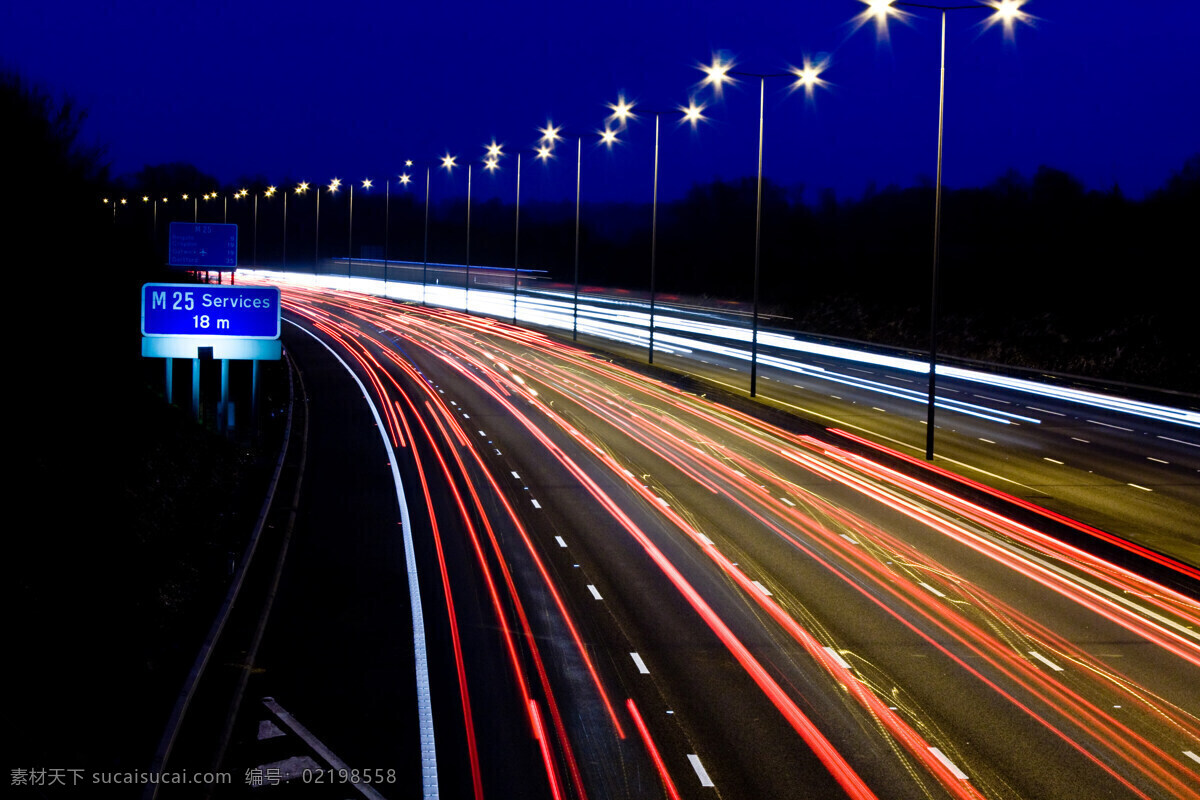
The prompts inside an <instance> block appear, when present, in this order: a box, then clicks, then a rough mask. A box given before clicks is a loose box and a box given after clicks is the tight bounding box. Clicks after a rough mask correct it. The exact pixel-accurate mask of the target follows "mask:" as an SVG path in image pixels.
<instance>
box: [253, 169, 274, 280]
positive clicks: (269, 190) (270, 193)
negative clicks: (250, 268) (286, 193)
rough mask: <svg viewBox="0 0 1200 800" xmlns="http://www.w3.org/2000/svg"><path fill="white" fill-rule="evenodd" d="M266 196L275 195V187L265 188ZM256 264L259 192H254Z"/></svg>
mask: <svg viewBox="0 0 1200 800" xmlns="http://www.w3.org/2000/svg"><path fill="white" fill-rule="evenodd" d="M263 196H264V197H274V196H275V187H274V186H268V187H267V188H266V189H264V190H263ZM253 257H254V266H255V267H257V266H258V192H255V193H254V253H253Z"/></svg>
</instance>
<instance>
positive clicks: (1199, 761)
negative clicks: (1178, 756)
mask: <svg viewBox="0 0 1200 800" xmlns="http://www.w3.org/2000/svg"><path fill="white" fill-rule="evenodd" d="M1183 754H1184V755H1185V756H1187V757H1188V758H1190V759H1191V760H1192V761H1195V762H1196V763H1197V764H1200V756H1198V755H1196V754H1195V753H1193V752H1192V751H1191V750H1184V751H1183Z"/></svg>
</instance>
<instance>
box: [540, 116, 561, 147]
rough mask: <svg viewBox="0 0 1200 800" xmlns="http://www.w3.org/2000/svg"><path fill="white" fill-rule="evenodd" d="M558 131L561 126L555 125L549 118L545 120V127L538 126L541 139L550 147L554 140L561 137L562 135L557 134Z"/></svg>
mask: <svg viewBox="0 0 1200 800" xmlns="http://www.w3.org/2000/svg"><path fill="white" fill-rule="evenodd" d="M560 131H562V126H561V125H555V124H554V123H553V122H550V121H549V120H547V121H546V127H544V128H538V133H540V134H541V135H542V138H541V141H542V142H543V143H546V144H549V145H550V146H551V147H553V146H554V143H555V142H557V141H558V140H560V139H562V136H560V135H559V132H560Z"/></svg>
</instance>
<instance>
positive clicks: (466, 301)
mask: <svg viewBox="0 0 1200 800" xmlns="http://www.w3.org/2000/svg"><path fill="white" fill-rule="evenodd" d="M442 166H443V167H444V168H445V169H446V174H447V175H449V174H451V173H452V172H453V171H454V168H455V167H457V166H458V156H452V155H450V154H449V153H446V155H445V156H443V157H442ZM472 166H473V165H472V164H471V163H470V162H467V257H466V280H465V281H464V283H463V311H464V312H466V313H468V314H470V313H471V167H472ZM492 169H495V167H494V166H493V167H492ZM428 198H429V195H428V191H427V192H426V200H425V209H426V211H425V213H426V237H428V230H429V228H428V225H429V223H428V214H429V199H428Z"/></svg>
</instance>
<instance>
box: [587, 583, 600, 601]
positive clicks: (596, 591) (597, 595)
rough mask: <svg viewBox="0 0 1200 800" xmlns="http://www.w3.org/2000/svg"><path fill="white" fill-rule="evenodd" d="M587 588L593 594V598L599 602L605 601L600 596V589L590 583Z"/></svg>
mask: <svg viewBox="0 0 1200 800" xmlns="http://www.w3.org/2000/svg"><path fill="white" fill-rule="evenodd" d="M587 587H588V591H589V592H591V593H592V597H594V598H596V599H597V600H603V599H604V598H603V597H601V596H600V590H599V589H597V588H596V587H595V586H592V585H591V584H590V583H589V584H588V585H587Z"/></svg>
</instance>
